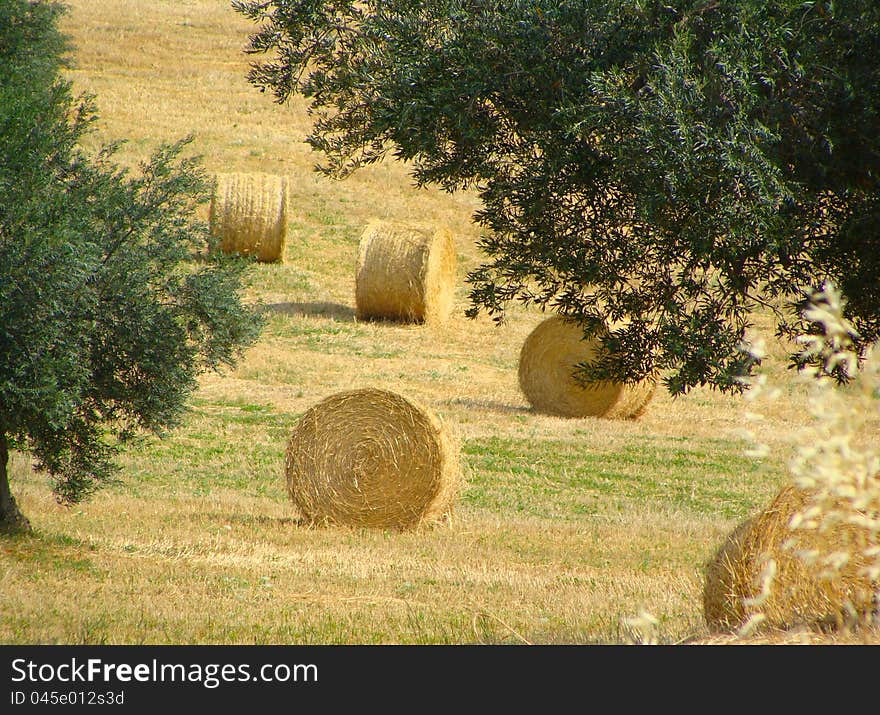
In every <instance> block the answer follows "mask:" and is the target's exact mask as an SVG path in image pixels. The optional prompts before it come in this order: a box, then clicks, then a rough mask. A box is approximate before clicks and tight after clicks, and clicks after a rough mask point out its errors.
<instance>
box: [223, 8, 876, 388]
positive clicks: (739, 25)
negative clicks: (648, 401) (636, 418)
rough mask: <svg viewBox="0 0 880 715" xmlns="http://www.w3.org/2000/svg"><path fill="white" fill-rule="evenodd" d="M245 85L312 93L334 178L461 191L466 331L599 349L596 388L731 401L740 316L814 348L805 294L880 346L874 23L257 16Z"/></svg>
mask: <svg viewBox="0 0 880 715" xmlns="http://www.w3.org/2000/svg"><path fill="white" fill-rule="evenodd" d="M233 5H234V6H235V7H236V8H237V10H238V11H240V12H241V13H243V14H244V15H246V16H247V17H249V18H250V19H252V20H253V21H254V22H256V23H260V24H261V27H260V29H259V30H258V31H257V32H256V33H255V34H254V35H253V36H252V37H251V41H250V46H249V51H250V52H252V53H273V54H274V56H273V58H272V59H270V60H269V61H264V62H262V63H257V64H255V65H254V66H253V69H252V71H251V73H250V80H251V82H252V83H253V84H255V85H256V86H258V87H259V88H261V89H263V90H266V89H268V90H270V91H271V92H273V93H274V95H275V97H276V98H277V100H278V101H285V100H287V99H288V98H289V97H290V96H291V95H294V94H301V95H303V96H305V97H308V98H309V99H310V100H311V111H312V112H313V114H314V116H315V119H316V121H315V124H314V128H313V132H312V133H311V135H310V137H309V139H308V141H309V142H310V143H311V144H312V146H314V147H315V148H316V149H318V150H320V151H322V152H323V153H324V154H325V156H326V157H327V163H326V164H325V165H324V166H323V167H322V168H323V170H324V171H325V172H327V173H328V174H331V175H335V176H344V175H345V174H346V173H348V172H350V171H352V170H354V169H356V168H357V167H359V166H362V165H364V164H369V163H371V162H375V161H378V160H380V159H381V158H383V157H384V156H386V154H388V153H391V154H393V155H394V156H395V157H397V158H399V159H402V160H404V161H409V162H412V175H413V177H414V179H415V181H416V182H417V183H418V184H420V185H421V184H428V183H433V184H438V185H440V186H442V187H444V188H445V189H447V190H450V191H452V190H456V189H459V188H462V187H474V188H476V190H477V191H478V192H479V195H480V197H481V198H482V202H483V207H482V209H481V210H480V211H479V212H478V213H477V214H476V219H477V221H478V222H479V223H480V224H482V226H483V227H485V229H487V231H486V233H485V236H484V238H483V239H482V242H481V245H482V248H483V249H484V251H485V252H486V254H487V256H488V258H489V260H488V262H487V263H486V264H485V265H483V266H481V267H480V268H478V269H477V270H475V271H474V272H472V273H471V274H470V276H469V281H470V282H471V285H472V292H471V301H472V307H471V308H470V310H469V314H470V315H472V316H473V315H475V314H476V313H477V312H478V311H480V310H482V309H485V310H488V311H489V312H490V313H491V314H493V315H495V316H496V318H497V319H501V317H502V316H503V311H504V307H505V305H506V304H508V303H509V302H510V301H512V300H519V301H523V302H526V303H534V304H537V305H539V306H541V307H550V308H552V309H555V310H556V311H558V312H559V313H562V314H565V315H568V316H570V317H572V318H574V319H576V320H577V321H579V323H580V324H581V325H583V326H584V328H585V329H586V330H590V329H591V327H592V326H594V325H595V324H596V323H597V322H598V321H602V320H607V319H609V318H610V319H612V320H616V319H618V318H620V317H622V316H624V315H626V316H628V317H629V319H630V320H629V323H628V327H626V328H623V329H620V330H616V331H614V332H613V333H612V334H611V335H610V336H609V337H608V338H607V339H606V340H605V342H606V346H607V347H608V348H610V353H609V355H608V357H606V358H605V359H604V360H603V361H601V362H600V363H598V364H597V366H596V367H595V368H594V369H593V370H592V371H591V373H592V375H591V376H592V377H594V378H601V377H603V376H604V377H607V376H613V377H618V378H622V379H626V380H637V379H640V378H642V377H644V376H645V375H647V374H649V373H650V372H652V371H654V370H657V369H665V370H666V377H665V378H664V379H665V381H666V384H667V386H668V388H669V389H670V390H671V391H672V392H673V393H680V392H684V391H686V390H687V389H689V388H690V387H692V386H695V385H703V384H709V385H712V386H714V387H718V388H721V389H723V390H738V389H742V382H741V381H740V380H739V379H738V377H739V376H740V375H741V374H742V373H744V372H748V371H749V369H750V366H749V365H748V362H747V360H746V359H744V357H743V355H744V353H742V352H741V351H740V350H739V346H740V343H741V342H742V341H743V338H744V336H745V334H746V329H747V328H748V327H749V324H750V320H751V318H750V316H751V315H752V314H753V312H754V310H755V309H756V308H758V307H759V306H761V305H765V306H769V307H771V308H772V309H773V310H774V311H776V317H777V325H778V328H779V330H780V332H781V333H787V334H792V335H796V334H799V333H800V332H803V329H804V326H803V325H802V324H801V321H800V319H799V315H800V310H799V309H800V307H801V306H802V302H803V298H804V297H805V296H806V295H808V294H809V293H810V290H809V289H810V288H811V286H818V285H821V284H823V283H824V281H825V280H827V279H830V280H832V281H834V282H835V283H836V284H837V285H839V286H840V287H841V289H842V290H843V292H844V294H845V295H846V297H847V299H848V301H847V306H848V307H847V311H848V314H847V317H848V318H849V319H850V320H851V321H852V322H853V324H854V325H855V327H856V329H857V331H858V335H859V339H858V340H859V344H858V346H857V347H858V348H859V350H863V349H864V347H865V346H866V345H869V344H870V343H872V342H873V341H875V340H876V339H877V338H878V336H880V281H878V276H880V242H878V241H880V239H878V237H880V230H878V229H880V64H878V63H877V62H876V61H874V59H875V58H877V57H880V4H878V3H877V2H876V1H875V0H851V1H850V2H845V3H843V2H820V1H817V2H804V1H803V0H731V1H730V2H718V1H717V0H664V2H659V1H658V0H620V1H619V2H608V1H607V0H529V1H528V2H525V1H522V0H419V1H418V2H413V1H412V0H332V1H329V2H328V1H324V0H320V1H319V0H268V1H245V2H234V3H233Z"/></svg>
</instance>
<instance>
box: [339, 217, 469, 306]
mask: <svg viewBox="0 0 880 715" xmlns="http://www.w3.org/2000/svg"><path fill="white" fill-rule="evenodd" d="M455 264H456V255H455V242H454V241H453V238H452V234H451V233H450V232H449V230H448V229H446V228H438V229H433V230H427V229H423V228H418V227H414V226H404V225H401V224H395V223H390V222H388V221H378V220H376V221H372V222H370V224H369V225H368V226H367V228H366V230H365V231H364V233H363V235H362V236H361V240H360V246H359V248H358V258H357V269H356V274H355V304H356V306H357V317H358V319H359V320H367V319H374V318H378V319H382V320H396V321H402V322H414V323H424V322H437V321H442V320H445V319H446V318H447V317H448V316H449V313H450V311H451V310H452V299H453V296H454V293H455Z"/></svg>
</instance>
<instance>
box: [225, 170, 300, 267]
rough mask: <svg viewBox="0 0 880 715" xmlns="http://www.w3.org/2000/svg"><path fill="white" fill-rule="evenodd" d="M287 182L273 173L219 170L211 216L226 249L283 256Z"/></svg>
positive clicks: (269, 258) (267, 257)
mask: <svg viewBox="0 0 880 715" xmlns="http://www.w3.org/2000/svg"><path fill="white" fill-rule="evenodd" d="M287 204H288V182H287V177H286V176H274V175H272V174H259V173H257V174H218V175H217V177H216V187H215V189H214V194H213V196H212V197H211V207H210V210H209V214H208V217H209V218H208V220H209V222H210V225H211V233H212V234H213V235H214V236H217V237H218V238H219V239H220V249H221V250H222V251H223V252H224V253H240V254H242V255H244V256H255V257H256V258H257V260H259V261H261V262H263V263H275V262H279V261H283V260H284V246H285V244H286V242H287Z"/></svg>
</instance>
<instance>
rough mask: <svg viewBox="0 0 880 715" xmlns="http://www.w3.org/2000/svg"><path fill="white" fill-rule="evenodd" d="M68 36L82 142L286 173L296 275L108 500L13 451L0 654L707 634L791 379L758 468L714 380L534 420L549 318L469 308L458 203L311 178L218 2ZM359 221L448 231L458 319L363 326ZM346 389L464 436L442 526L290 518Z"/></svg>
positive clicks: (80, 18)
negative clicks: (540, 340) (233, 365)
mask: <svg viewBox="0 0 880 715" xmlns="http://www.w3.org/2000/svg"><path fill="white" fill-rule="evenodd" d="M63 27H64V29H65V31H66V32H68V33H69V34H70V36H71V38H72V40H73V44H74V46H75V51H74V54H73V57H72V60H73V64H72V67H71V69H70V71H69V72H68V75H69V78H70V79H71V80H72V81H73V82H74V84H75V87H76V88H77V89H78V90H80V91H83V92H89V93H94V94H95V95H96V96H97V104H98V109H99V113H100V117H101V120H100V123H99V131H98V133H97V134H96V135H95V136H93V137H92V140H91V142H92V145H93V146H94V147H96V146H98V145H99V144H100V143H101V142H106V141H111V140H116V139H120V138H125V139H127V140H128V141H127V142H126V143H125V144H124V145H123V146H122V147H121V149H120V152H119V154H118V158H119V160H120V161H121V162H123V163H125V164H128V165H132V166H134V165H136V164H137V162H138V161H140V160H141V159H143V158H145V157H146V156H147V155H148V154H149V153H150V152H151V151H152V149H154V148H155V147H156V146H157V145H158V144H159V143H161V142H170V141H173V140H175V139H178V138H180V137H181V136H183V135H184V134H187V133H190V132H192V133H194V134H195V137H196V139H195V142H194V145H193V146H194V151H195V152H197V153H199V154H201V155H202V156H203V157H204V165H205V167H206V168H207V169H208V171H210V172H229V171H263V172H269V173H276V174H286V175H287V176H289V177H290V181H291V200H292V202H291V217H290V223H289V233H288V245H287V250H286V255H285V262H284V263H283V264H280V265H259V266H256V268H255V270H254V273H253V285H252V288H251V289H250V298H251V299H253V300H259V301H261V302H262V303H263V304H265V306H266V308H267V311H268V323H267V326H266V330H265V332H264V334H263V337H262V339H261V340H260V341H259V343H258V344H257V345H256V346H255V347H254V348H252V349H251V350H250V351H249V352H248V353H247V355H246V357H245V359H244V360H243V361H242V362H241V363H240V365H239V367H238V368H237V369H236V370H235V371H231V372H227V373H225V374H222V375H207V376H205V377H204V378H203V379H202V380H201V387H200V389H199V391H198V393H197V394H196V395H195V398H194V401H193V404H192V412H191V413H190V415H189V416H188V418H187V419H186V421H185V423H184V424H183V425H182V426H181V427H180V428H179V429H178V430H176V431H174V432H173V433H171V434H170V435H168V436H167V437H166V438H165V439H162V440H159V439H149V440H147V441H145V442H144V443H143V444H141V445H139V446H137V447H135V448H132V449H131V450H129V451H128V452H127V453H126V454H125V455H124V456H123V457H122V460H121V462H122V467H123V470H122V473H121V475H120V476H121V478H122V484H120V485H118V486H114V487H111V488H108V489H105V490H104V491H102V492H100V493H99V494H98V495H97V496H96V497H95V498H94V499H93V500H92V501H90V502H88V503H86V504H83V505H78V506H76V507H74V508H63V507H60V506H58V505H57V504H56V503H55V502H54V500H53V498H52V495H51V493H50V491H49V488H48V486H47V480H46V478H45V477H44V476H43V475H40V474H37V473H34V472H33V471H32V470H31V469H30V464H29V461H28V459H27V458H26V457H25V456H24V455H20V454H19V455H14V457H13V473H12V480H13V481H12V486H13V490H14V491H15V493H16V494H18V495H19V501H20V503H21V506H22V507H23V509H24V511H25V512H26V514H27V515H28V516H29V517H30V519H31V521H32V523H33V525H34V527H35V529H36V532H37V534H36V536H35V537H31V538H17V539H6V540H3V541H0V642H4V643H44V642H45V643H525V642H528V643H617V642H625V641H627V640H628V639H629V637H630V634H629V633H628V631H627V629H626V627H625V626H624V625H623V624H622V619H624V618H626V617H628V616H632V615H635V614H636V613H638V612H639V611H640V610H641V609H643V608H644V609H646V610H648V611H649V612H651V613H652V614H654V615H655V616H656V617H657V618H658V619H659V630H658V634H659V638H660V640H661V642H670V643H672V642H684V641H690V640H694V639H700V638H707V637H708V636H709V634H708V632H707V630H706V627H705V625H704V623H703V619H702V612H701V587H702V567H703V564H704V562H705V561H706V560H707V559H708V558H709V557H710V556H711V554H712V553H713V551H714V549H715V548H716V547H717V546H718V545H719V544H720V543H721V541H722V539H723V537H724V536H725V535H726V534H727V533H728V532H729V531H730V530H731V529H732V528H733V526H734V525H735V524H736V523H737V522H739V521H740V520H742V519H743V518H744V517H745V516H747V515H748V514H750V513H751V512H753V511H755V510H756V509H757V508H758V507H760V506H761V505H763V504H765V503H766V502H767V501H768V500H769V498H770V496H771V495H772V494H773V493H774V492H775V491H776V489H777V488H778V486H779V485H780V484H781V483H782V482H783V480H784V479H785V478H786V475H785V462H786V458H787V451H786V448H785V447H784V441H783V439H782V435H784V434H786V433H788V432H790V431H791V430H792V429H796V427H797V426H798V425H799V424H800V423H801V422H802V421H803V419H804V417H803V414H804V412H803V408H804V404H805V395H804V394H803V393H802V392H801V391H800V388H795V387H785V389H784V392H785V396H784V399H783V400H781V401H779V402H778V403H777V404H776V406H775V407H774V408H773V410H772V411H771V412H770V413H769V414H768V415H767V420H766V423H765V425H764V427H763V431H764V436H765V438H767V439H769V440H770V441H771V444H775V445H776V446H777V447H778V448H777V449H773V450H772V451H771V456H770V457H768V458H766V459H765V460H763V461H762V462H757V461H755V460H753V459H751V458H748V457H746V456H745V455H744V450H745V448H746V446H747V445H746V443H745V442H744V441H743V440H742V439H741V437H739V436H738V433H737V430H738V428H740V427H741V426H742V424H743V421H744V414H745V411H746V409H747V405H746V404H745V402H744V401H743V400H742V399H740V398H736V397H730V396H722V395H719V394H717V393H714V392H711V391H708V390H695V391H694V392H692V393H691V394H689V395H687V396H685V397H682V398H678V399H675V400H673V399H672V398H671V397H670V396H669V395H668V394H665V393H660V392H658V394H657V395H656V396H655V398H654V400H653V401H652V402H651V404H650V405H649V407H648V409H647V411H646V413H645V414H644V416H643V417H642V418H641V419H640V420H638V421H636V422H626V421H624V422H622V421H606V420H596V419H586V420H565V419H559V418H553V417H546V416H542V415H539V414H535V413H533V412H532V411H531V410H530V409H529V407H528V405H527V403H526V401H525V399H524V398H523V396H522V395H521V394H520V392H519V390H518V387H517V380H516V366H517V359H518V354H519V349H520V346H521V344H522V342H523V340H524V338H525V337H526V335H527V334H528V333H529V332H530V330H531V329H532V328H533V327H534V326H535V325H536V324H537V322H538V321H540V320H541V319H542V316H541V314H540V313H539V312H537V311H531V310H524V309H514V310H513V311H512V312H511V313H510V315H509V319H508V321H507V322H506V323H505V324H504V325H502V326H500V327H496V326H494V324H493V323H492V322H491V320H489V319H488V318H486V317H481V318H479V319H478V320H476V321H470V320H467V319H466V318H464V317H463V315H462V313H463V311H464V308H465V307H466V305H467V288H466V285H465V283H464V276H465V274H466V273H467V271H468V270H469V269H471V268H472V267H474V266H476V265H477V263H478V262H479V260H480V255H479V252H478V250H477V248H476V246H475V242H476V239H477V238H478V235H479V230H478V228H477V227H476V226H474V225H473V224H472V223H471V222H470V214H471V213H472V211H473V210H474V209H475V207H476V203H475V201H474V199H473V197H471V196H468V195H465V194H461V195H448V194H445V193H442V192H439V191H436V190H417V189H415V188H413V187H412V186H411V184H410V182H409V180H408V178H407V172H406V167H404V166H401V165H399V164H396V163H392V162H388V163H385V164H383V165H380V166H377V167H374V168H371V169H369V170H364V171H362V172H361V173H359V174H356V175H355V176H353V177H352V178H350V179H348V180H346V181H345V182H341V183H334V182H331V181H329V180H326V179H323V178H321V177H319V176H318V175H317V174H315V173H313V172H312V171H311V166H312V164H313V163H314V162H315V160H316V157H315V156H313V155H312V154H311V152H310V150H309V148H308V147H307V146H306V145H305V144H304V143H303V138H304V136H305V134H306V132H307V128H308V117H307V115H306V112H305V109H304V106H303V105H302V104H301V103H293V104H291V105H288V106H278V105H276V104H274V103H273V102H272V101H271V99H270V98H269V97H268V96H267V95H263V94H260V93H259V92H258V91H257V90H255V89H254V88H252V87H251V86H250V85H248V84H247V82H246V79H245V75H246V72H247V68H248V62H249V61H250V58H248V57H247V56H245V55H244V54H243V53H242V48H243V46H244V45H245V43H246V40H247V36H248V33H249V32H251V31H252V29H253V28H252V27H251V26H250V25H249V24H248V23H247V22H246V21H245V20H244V19H243V18H242V17H240V16H238V15H236V14H235V13H234V12H233V11H232V10H231V8H230V5H229V2H228V1H227V0H157V1H155V2H154V1H151V2H145V1H138V2H131V1H130V0H73V1H72V2H70V10H69V12H68V14H67V16H66V18H65V20H64V23H63ZM373 216H377V217H380V218H388V219H395V220H399V221H408V220H417V221H428V222H434V223H445V224H447V225H448V226H449V227H450V228H451V229H452V231H453V232H454V233H455V235H456V242H457V248H458V252H459V281H458V289H457V293H456V305H455V315H454V317H453V319H452V320H451V321H450V322H449V323H448V324H447V325H445V326H443V327H442V328H425V327H414V326H395V325H391V324H369V323H359V322H357V321H355V318H354V302H353V300H354V299H353V292H354V282H353V276H354V261H355V255H356V247H357V241H358V237H359V235H360V233H361V231H362V230H363V227H364V225H365V223H366V222H367V220H368V219H369V218H371V217H373ZM758 323H759V324H761V325H763V326H764V327H763V332H765V333H766V335H767V337H768V338H769V339H770V340H771V341H772V338H771V337H770V336H771V333H770V331H769V329H767V325H768V324H769V323H768V321H766V320H765V319H758ZM759 332H761V328H759ZM783 352H784V347H783V346H778V345H776V346H772V349H771V353H772V354H773V356H775V358H776V359H775V360H771V361H770V363H769V367H768V370H769V372H770V374H771V375H774V376H776V377H778V378H780V379H781V378H782V376H783V375H784V373H785V370H784V365H783V363H782V361H781V359H780V356H781V355H782V354H783ZM359 386H376V387H385V388H389V389H392V390H396V391H399V392H402V393H404V394H406V395H410V396H412V397H414V398H416V399H418V400H420V401H421V402H423V403H424V404H426V405H427V406H429V407H431V408H432V409H433V410H435V411H436V412H437V413H438V414H439V415H441V416H442V418H443V419H444V420H445V421H446V422H447V423H448V424H449V425H450V426H452V427H453V428H454V429H455V430H456V431H457V432H458V434H459V436H460V439H461V442H462V464H463V478H464V487H463V489H462V493H461V497H460V499H459V502H458V504H457V507H456V510H455V514H454V516H453V518H452V519H451V521H450V522H449V523H448V524H445V525H442V526H439V527H436V528H433V529H428V530H422V531H417V532H411V533H392V532H387V533H386V532H381V531H366V530H354V529H347V528H308V527H305V526H303V525H301V524H300V523H299V522H298V519H297V514H296V513H295V511H294V509H293V507H292V506H291V505H290V503H289V501H288V499H287V496H286V493H285V489H284V480H283V473H282V469H283V454H284V447H285V443H286V439H287V435H288V433H289V431H290V429H291V427H292V426H293V424H294V423H295V422H296V420H297V418H298V417H299V416H300V415H301V414H302V413H303V412H304V411H305V410H306V409H307V408H308V407H310V406H311V405H313V404H314V403H316V402H317V401H319V400H321V399H322V398H324V397H326V396H327V395H329V394H331V393H334V392H336V391H339V390H342V389H347V388H352V387H359Z"/></svg>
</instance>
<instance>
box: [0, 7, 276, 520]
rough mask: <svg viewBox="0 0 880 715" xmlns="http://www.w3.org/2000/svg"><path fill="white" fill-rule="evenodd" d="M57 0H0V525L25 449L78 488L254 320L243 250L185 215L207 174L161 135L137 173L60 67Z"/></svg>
mask: <svg viewBox="0 0 880 715" xmlns="http://www.w3.org/2000/svg"><path fill="white" fill-rule="evenodd" d="M60 12H61V7H60V6H59V5H57V4H55V3H49V2H29V1H27V0H0V530H14V529H23V528H28V526H29V525H28V523H27V520H26V519H25V517H24V516H23V515H22V514H21V512H20V510H19V508H18V506H17V505H16V502H15V499H14V497H13V496H12V494H11V492H10V488H9V482H8V478H7V462H8V457H9V450H10V449H13V448H14V449H22V450H25V451H29V452H31V453H33V454H34V455H35V457H36V458H37V461H38V464H37V466H38V467H40V468H42V469H45V470H46V471H47V472H48V473H49V474H50V475H52V477H53V486H54V491H55V493H56V495H57V497H58V499H59V500H60V501H62V502H67V503H69V502H76V501H78V500H81V499H83V498H85V497H87V496H88V495H89V494H91V493H92V492H93V491H94V489H96V488H97V487H98V486H100V485H101V483H102V482H106V481H107V480H108V479H110V478H111V477H112V475H113V471H114V466H113V462H112V457H113V454H114V452H115V451H116V449H118V446H119V444H120V443H121V442H122V441H124V440H126V439H127V438H129V437H131V436H133V435H134V434H135V433H137V432H140V431H143V430H146V431H149V432H153V433H160V432H161V431H162V430H164V429H165V428H168V427H170V426H172V425H174V424H175V422H176V421H177V420H178V418H179V417H180V416H181V413H182V411H183V409H184V406H185V402H186V399H187V397H188V396H189V394H190V393H191V392H192V390H193V389H194V388H195V386H196V376H197V374H198V373H199V372H200V371H201V370H204V369H212V368H218V367H220V366H222V365H231V364H233V362H234V360H235V358H236V357H237V355H238V353H239V351H240V350H241V349H242V348H243V347H244V346H246V345H248V344H250V343H252V342H253V341H254V340H255V339H256V337H257V335H258V332H259V323H260V321H259V319H258V316H257V315H256V314H255V313H254V312H253V311H252V310H251V309H249V308H247V307H245V306H244V305H243V304H242V302H241V299H240V290H241V287H242V279H243V271H244V269H245V264H244V263H243V262H242V261H240V260H233V259H228V258H225V257H223V256H222V254H221V253H220V252H219V251H216V250H212V246H211V244H210V240H211V239H210V234H209V232H208V230H207V227H206V226H205V225H204V224H203V223H202V222H199V221H197V220H196V219H195V213H194V212H195V209H196V207H197V206H198V205H199V204H200V203H202V202H204V200H205V199H206V198H207V196H208V190H209V188H210V187H209V186H208V184H207V181H206V177H205V175H204V172H203V171H202V170H201V169H200V168H199V165H198V164H197V162H196V161H195V160H194V159H191V158H182V157H181V152H182V150H183V148H184V147H185V145H186V143H187V140H184V141H181V142H179V143H177V144H174V145H171V146H165V147H163V148H162V149H160V150H159V151H158V152H157V153H156V154H155V155H154V156H153V158H152V159H151V160H150V161H149V162H147V163H145V164H144V165H143V166H142V167H141V171H140V172H139V174H138V175H137V176H130V175H129V173H128V172H127V171H126V170H124V169H122V168H120V167H119V166H117V165H115V164H114V163H113V162H112V154H113V147H108V148H105V149H103V150H102V151H101V152H99V153H98V154H97V155H96V156H88V155H86V154H85V153H84V152H83V151H82V150H81V149H80V148H79V147H78V142H79V140H80V139H81V138H82V136H83V134H84V133H85V132H86V131H88V129H89V127H90V125H91V124H92V122H93V121H94V120H95V114H94V111H93V107H92V104H91V102H90V101H89V100H88V99H87V98H80V99H74V98H73V96H72V94H71V89H70V85H69V84H68V83H66V82H63V81H61V80H60V79H59V71H60V66H61V64H60V63H61V57H62V52H63V51H64V49H65V45H64V40H63V38H62V36H61V35H60V34H59V32H58V30H57V18H58V15H59V13H60Z"/></svg>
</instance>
